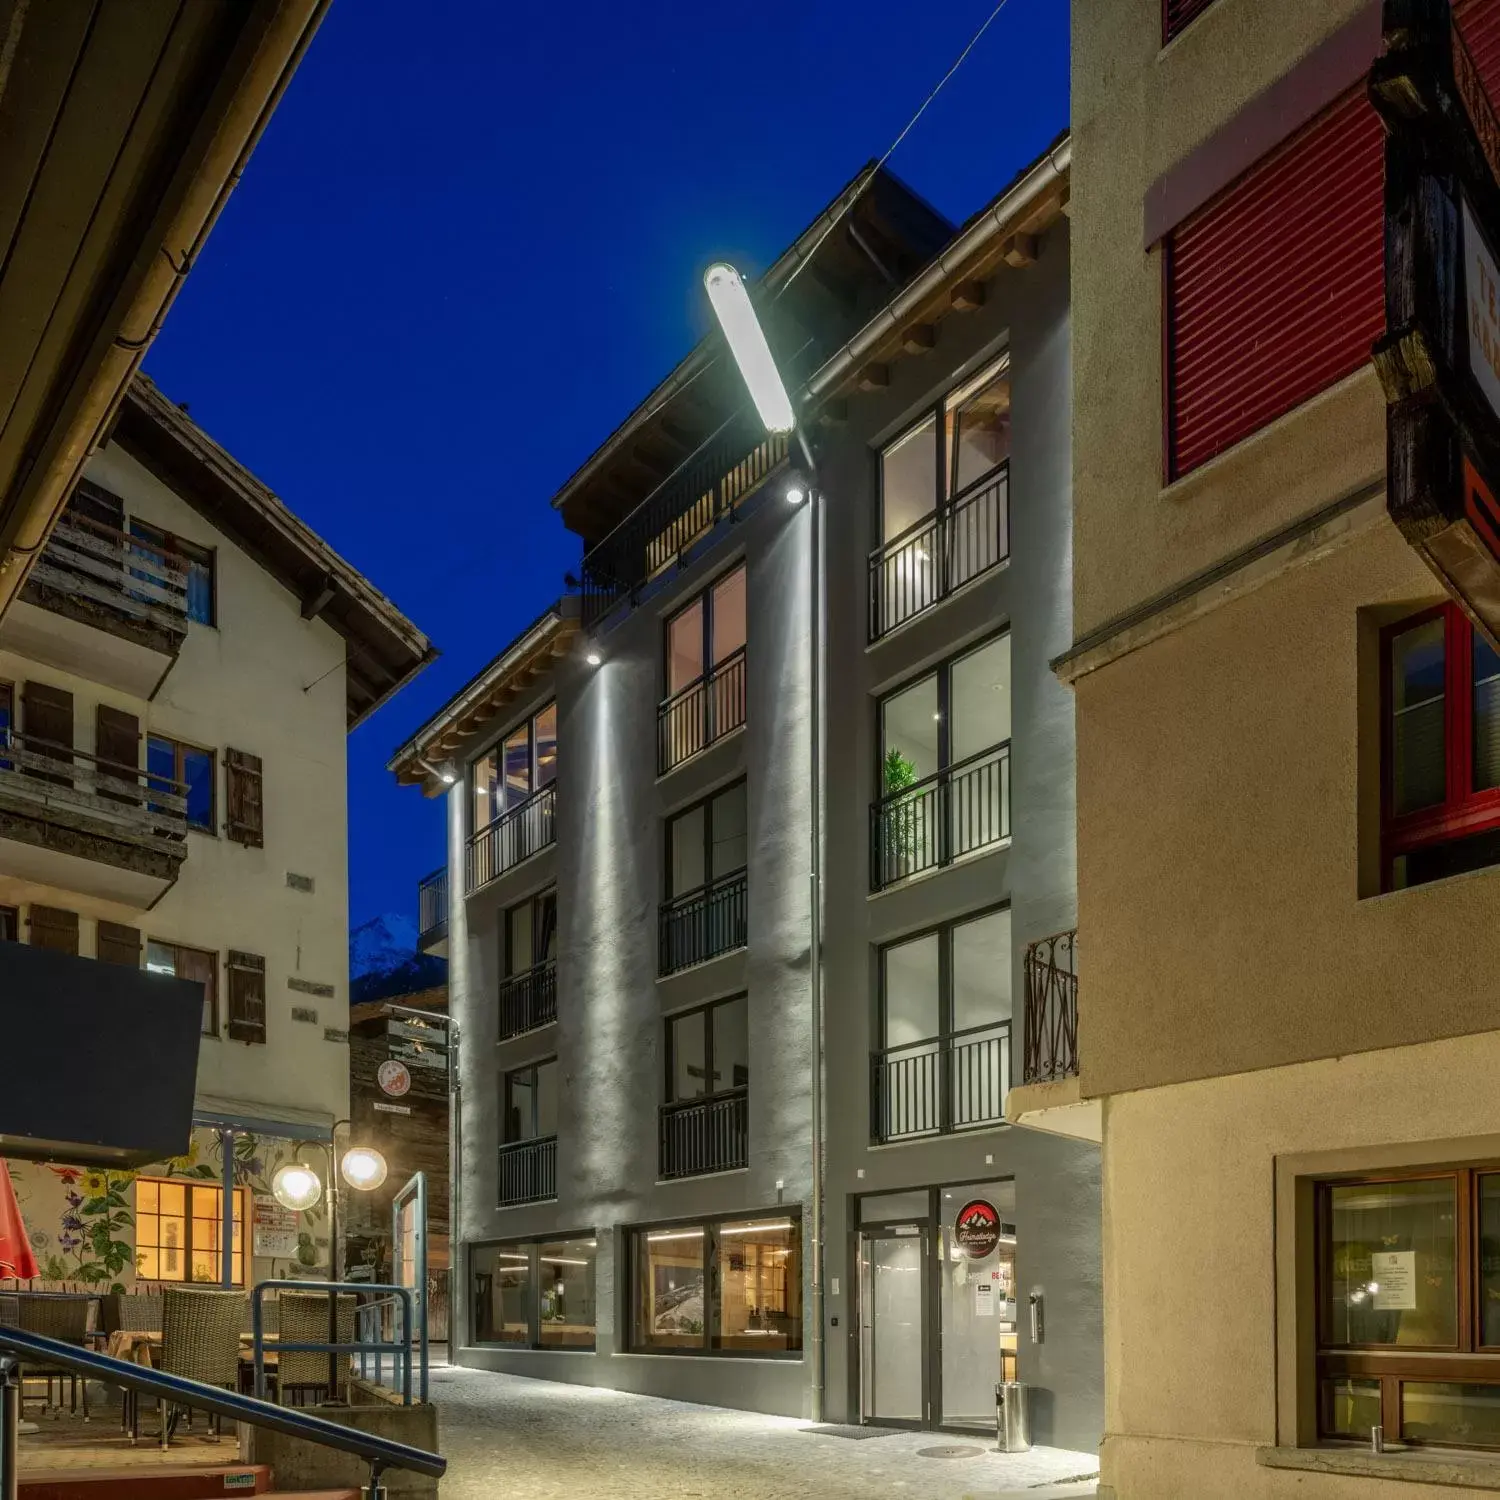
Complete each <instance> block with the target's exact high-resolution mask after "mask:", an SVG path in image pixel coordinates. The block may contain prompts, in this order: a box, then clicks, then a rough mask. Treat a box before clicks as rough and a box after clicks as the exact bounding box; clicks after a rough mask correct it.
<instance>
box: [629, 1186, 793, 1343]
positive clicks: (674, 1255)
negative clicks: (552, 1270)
mask: <svg viewBox="0 0 1500 1500" xmlns="http://www.w3.org/2000/svg"><path fill="white" fill-rule="evenodd" d="M631 1277H632V1296H631V1347H632V1348H633V1349H635V1350H637V1351H639V1352H649V1353H670V1352H676V1351H689V1352H692V1353H699V1354H701V1353H717V1354H723V1355H734V1354H750V1355H762V1356H765V1355H778V1354H791V1353H796V1352H798V1351H800V1350H801V1348H802V1225H801V1220H800V1218H799V1217H798V1216H797V1215H795V1214H792V1215H781V1214H767V1215H764V1216H762V1217H753V1218H752V1217H742V1218H739V1219H718V1220H711V1221H707V1222H703V1223H697V1224H675V1225H663V1226H661V1227H660V1228H655V1229H637V1230H635V1231H633V1232H632V1234H631Z"/></svg>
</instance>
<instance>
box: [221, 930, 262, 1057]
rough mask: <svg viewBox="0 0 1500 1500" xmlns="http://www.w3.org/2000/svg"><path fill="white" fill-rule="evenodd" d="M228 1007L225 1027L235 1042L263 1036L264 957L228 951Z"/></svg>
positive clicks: (253, 1039)
mask: <svg viewBox="0 0 1500 1500" xmlns="http://www.w3.org/2000/svg"><path fill="white" fill-rule="evenodd" d="M227 968H228V972H229V1009H228V1014H227V1016H226V1025H225V1028H224V1029H225V1030H226V1031H227V1032H228V1033H229V1035H230V1037H231V1038H233V1040H235V1041H237V1042H263V1041H265V1039H266V961H265V959H263V958H259V957H257V956H256V955H255V954H254V953H238V952H236V951H235V950H234V949H230V951H229V962H228V964H227Z"/></svg>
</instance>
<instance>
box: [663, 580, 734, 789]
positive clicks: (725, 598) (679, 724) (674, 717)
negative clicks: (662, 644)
mask: <svg viewBox="0 0 1500 1500" xmlns="http://www.w3.org/2000/svg"><path fill="white" fill-rule="evenodd" d="M664 676H665V680H666V686H667V697H666V701H665V702H664V703H663V704H662V706H661V709H660V710H659V712H658V716H657V719H658V726H659V731H660V733H659V738H660V745H659V764H658V769H659V770H660V771H661V772H662V774H663V775H665V774H666V772H668V771H670V770H671V769H672V768H673V767H674V766H679V765H681V764H682V762H683V761H685V760H687V759H689V758H690V757H691V756H694V755H696V754H697V753H698V752H699V751H700V750H703V749H706V748H707V747H708V746H709V745H711V744H713V743H714V741H715V740H718V739H722V738H723V736H724V735H726V734H728V733H729V732H730V731H731V730H734V729H738V728H740V726H741V725H743V724H744V722H745V567H744V564H743V563H742V564H741V565H740V566H739V567H737V568H735V569H734V570H733V571H732V572H730V573H727V574H725V576H724V577H723V578H721V579H719V580H718V582H717V583H714V584H712V585H710V586H709V587H708V588H707V589H705V590H704V591H703V593H701V594H700V595H699V596H698V597H697V598H696V599H694V600H693V602H692V603H691V604H689V605H686V606H685V607H684V608H682V609H680V610H678V612H677V613H676V614H675V615H673V616H672V618H671V619H670V620H668V621H667V629H666V666H665V671H664Z"/></svg>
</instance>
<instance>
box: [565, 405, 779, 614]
mask: <svg viewBox="0 0 1500 1500" xmlns="http://www.w3.org/2000/svg"><path fill="white" fill-rule="evenodd" d="M786 443H787V440H786V437H785V436H784V435H775V436H771V437H768V436H767V435H766V430H765V428H764V427H763V426H761V424H760V423H759V421H758V420H757V419H756V416H755V413H754V412H753V411H745V412H737V413H736V414H735V415H734V416H733V417H731V418H730V419H729V420H728V421H727V422H725V423H724V424H723V425H722V426H721V427H720V428H719V429H718V431H717V432H715V433H714V434H713V435H712V436H711V437H709V438H708V439H706V440H705V441H704V442H703V443H701V444H700V445H699V446H698V448H697V449H696V450H695V451H694V452H693V453H691V454H689V455H688V457H687V458H685V459H684V460H683V461H682V463H681V464H679V465H678V467H677V469H676V470H675V471H674V472H673V473H671V474H669V475H668V476H667V478H666V479H664V480H663V481H662V482H661V483H660V484H659V485H658V486H657V487H656V488H655V489H654V490H653V491H652V492H651V494H649V495H648V496H647V497H646V498H645V499H644V500H643V501H642V502H641V503H640V504H639V505H638V506H636V508H635V509H634V510H633V511H631V513H630V514H629V515H628V516H626V517H625V519H624V520H623V521H621V522H620V524H619V525H618V526H616V527H615V529H614V530H613V531H612V532H610V533H609V535H608V536H607V537H605V538H604V540H603V541H602V542H600V543H599V544H598V545H597V546H595V547H593V548H592V549H591V550H590V551H589V552H588V553H587V554H586V555H585V556H584V559H583V592H582V597H583V604H582V614H583V623H584V625H585V626H589V625H592V624H593V623H594V622H595V621H596V620H598V619H601V618H602V617H603V616H604V615H607V614H608V613H609V611H610V610H611V609H613V608H614V607H615V605H616V604H618V603H619V602H620V600H622V599H624V598H626V597H628V596H629V595H631V594H632V593H633V592H634V591H635V590H636V589H637V588H639V587H640V586H641V585H642V584H643V583H646V582H647V581H648V580H650V579H651V578H654V577H655V576H656V575H657V574H658V573H660V572H661V571H662V570H663V569H664V568H666V567H668V566H670V565H671V564H672V563H674V562H676V561H677V560H678V559H679V558H680V557H681V556H682V554H683V553H684V552H686V551H687V549H688V548H689V547H691V546H692V544H693V543H694V542H696V541H697V540H698V538H699V537H701V536H702V535H703V534H704V533H705V532H706V531H708V530H709V529H710V528H711V527H713V526H714V525H715V524H716V523H717V522H718V521H720V520H721V519H722V518H723V517H724V516H727V515H731V514H733V512H734V509H735V507H736V506H738V505H739V504H740V502H741V501H743V500H746V499H748V498H749V496H750V495H751V494H752V493H753V492H754V491H755V490H757V489H759V488H760V486H761V485H762V484H763V483H764V482H765V480H766V479H767V478H768V477H769V476H770V475H771V473H772V471H773V470H774V469H775V468H776V467H777V465H778V464H780V463H781V462H782V460H783V459H785V457H786V451H787V450H786Z"/></svg>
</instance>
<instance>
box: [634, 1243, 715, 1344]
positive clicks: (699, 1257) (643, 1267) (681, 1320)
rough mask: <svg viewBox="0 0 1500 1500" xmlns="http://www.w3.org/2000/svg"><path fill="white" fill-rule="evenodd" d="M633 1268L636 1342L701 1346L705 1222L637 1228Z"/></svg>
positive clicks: (703, 1306)
mask: <svg viewBox="0 0 1500 1500" xmlns="http://www.w3.org/2000/svg"><path fill="white" fill-rule="evenodd" d="M635 1269H636V1289H635V1305H636V1321H635V1338H634V1343H635V1346H636V1348H638V1349H700V1348H702V1347H703V1330H704V1326H705V1324H704V1312H705V1305H704V1296H703V1230H702V1228H701V1227H699V1228H693V1227H683V1226H678V1227H676V1228H672V1229H641V1230H637V1231H636V1235H635Z"/></svg>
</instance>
